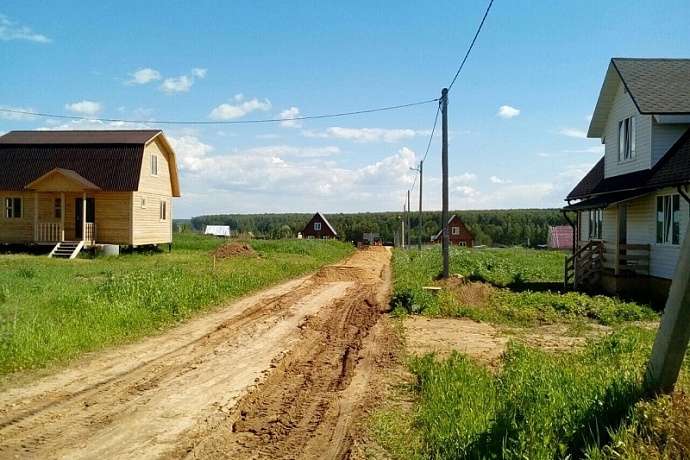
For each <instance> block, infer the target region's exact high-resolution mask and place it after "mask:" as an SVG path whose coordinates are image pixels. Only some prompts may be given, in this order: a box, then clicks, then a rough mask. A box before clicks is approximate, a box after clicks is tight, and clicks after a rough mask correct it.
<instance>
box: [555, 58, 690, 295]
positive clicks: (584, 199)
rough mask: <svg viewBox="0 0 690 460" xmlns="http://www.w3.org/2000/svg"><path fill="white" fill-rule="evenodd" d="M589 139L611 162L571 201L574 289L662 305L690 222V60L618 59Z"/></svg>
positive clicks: (570, 282)
mask: <svg viewBox="0 0 690 460" xmlns="http://www.w3.org/2000/svg"><path fill="white" fill-rule="evenodd" d="M587 136H588V137H592V138H598V139H601V142H602V143H603V144H604V146H605V153H604V156H603V157H602V158H601V160H600V161H599V162H597V164H596V165H595V166H594V167H593V168H592V170H590V171H589V173H587V174H586V175H585V177H584V178H583V179H582V180H581V181H580V182H579V183H578V184H577V185H576V186H575V188H574V189H573V190H572V191H571V192H570V193H569V194H568V196H567V197H566V200H567V202H568V205H567V206H566V207H565V208H564V209H565V210H569V211H575V212H577V229H578V233H577V240H578V250H577V252H576V253H575V254H574V255H573V257H571V258H570V259H568V261H567V263H566V273H565V284H566V286H570V287H574V288H575V289H588V288H597V289H603V290H605V291H608V292H613V293H617V294H619V295H622V296H634V297H636V298H640V299H641V300H649V301H651V302H652V303H656V304H657V305H658V304H661V303H662V302H664V301H665V299H666V296H667V295H668V289H669V287H670V284H671V279H672V277H673V274H674V270H675V267H676V263H677V261H678V256H679V252H680V245H681V243H682V240H683V237H684V235H685V233H686V228H687V226H688V217H689V215H690V204H689V203H690V196H689V195H688V193H689V192H690V190H689V189H688V186H689V185H690V59H621V58H614V59H612V60H611V62H610V64H609V67H608V70H607V72H606V76H605V77H604V83H603V85H602V87H601V91H600V94H599V99H598V100H597V104H596V107H595V109H594V114H593V116H592V120H591V123H590V125H589V130H588V132H587Z"/></svg>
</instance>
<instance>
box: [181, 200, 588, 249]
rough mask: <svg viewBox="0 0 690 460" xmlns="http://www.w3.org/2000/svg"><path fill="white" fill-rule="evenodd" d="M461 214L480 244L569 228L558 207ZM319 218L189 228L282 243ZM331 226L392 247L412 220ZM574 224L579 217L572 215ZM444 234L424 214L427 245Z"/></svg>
mask: <svg viewBox="0 0 690 460" xmlns="http://www.w3.org/2000/svg"><path fill="white" fill-rule="evenodd" d="M453 214H456V215H458V217H460V219H461V220H462V221H463V222H464V224H465V225H466V226H467V228H468V229H469V231H470V232H471V233H472V234H473V235H474V241H475V245H480V244H485V245H495V244H500V245H507V246H515V245H518V246H536V245H541V244H546V239H547V235H548V228H549V226H552V225H568V221H567V220H566V219H565V217H564V216H563V214H562V212H561V211H560V210H558V209H507V210H486V211H451V212H450V216H452V215H453ZM313 216H314V214H302V213H285V214H220V215H207V216H197V217H193V218H192V219H191V222H190V223H189V225H191V227H192V229H193V230H195V231H200V232H202V231H204V229H205V227H206V226H207V225H228V226H229V227H230V229H231V230H232V231H233V233H234V234H237V233H239V234H244V235H250V234H251V235H252V236H253V237H256V238H267V239H278V238H289V237H295V236H296V235H297V233H298V232H301V231H302V230H303V229H304V226H305V225H306V224H307V223H308V222H309V220H311V218H312V217H313ZM325 217H326V218H327V219H328V221H329V222H330V224H331V225H332V226H333V228H335V230H336V231H337V232H338V237H339V238H340V239H342V240H343V241H352V242H358V241H362V235H363V234H364V233H378V234H379V235H380V236H381V237H382V238H383V240H384V241H385V242H388V243H393V242H394V241H395V240H396V239H397V238H399V234H400V231H401V228H402V222H403V220H404V221H405V227H406V229H407V226H408V216H407V215H405V216H403V213H401V212H366V213H353V214H343V213H337V214H326V215H325ZM569 217H570V220H571V221H574V220H575V216H574V214H571V215H569ZM409 224H410V225H409V227H410V228H409V232H410V233H409V235H410V236H409V239H410V242H411V243H412V244H417V241H418V235H419V214H418V213H416V212H412V213H410V216H409ZM440 230H441V211H426V212H423V213H422V231H421V235H422V242H423V243H428V242H429V241H430V240H431V238H432V237H433V236H435V235H436V234H437V233H438V232H439V231H440Z"/></svg>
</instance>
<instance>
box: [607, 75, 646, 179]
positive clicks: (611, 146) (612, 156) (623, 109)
mask: <svg viewBox="0 0 690 460" xmlns="http://www.w3.org/2000/svg"><path fill="white" fill-rule="evenodd" d="M633 115H635V116H636V121H635V123H636V133H635V159H634V160H631V161H625V162H619V161H618V122H620V121H621V120H624V119H626V118H628V117H630V116H633ZM651 132H652V116H651V115H640V114H639V113H638V111H637V108H636V107H635V104H634V103H633V101H632V98H631V97H630V95H629V94H628V93H626V92H625V91H624V86H623V83H620V84H619V85H618V90H617V91H616V96H615V98H614V102H613V105H612V107H611V111H610V112H609V116H608V119H607V120H606V128H605V129H604V140H605V147H606V153H605V157H604V158H605V160H604V161H605V166H604V175H605V177H607V178H608V177H613V176H618V175H621V174H627V173H631V172H635V171H640V170H643V169H649V168H651V164H652V160H651Z"/></svg>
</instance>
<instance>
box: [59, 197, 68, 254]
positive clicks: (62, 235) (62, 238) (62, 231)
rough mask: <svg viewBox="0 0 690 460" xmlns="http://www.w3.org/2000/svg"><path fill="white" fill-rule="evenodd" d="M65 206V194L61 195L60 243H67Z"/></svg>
mask: <svg viewBox="0 0 690 460" xmlns="http://www.w3.org/2000/svg"><path fill="white" fill-rule="evenodd" d="M66 208H67V206H65V193H64V192H63V193H61V194H60V242H62V241H65V213H66V212H67V209H66Z"/></svg>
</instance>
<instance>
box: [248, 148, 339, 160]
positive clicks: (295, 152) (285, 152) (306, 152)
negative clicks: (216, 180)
mask: <svg viewBox="0 0 690 460" xmlns="http://www.w3.org/2000/svg"><path fill="white" fill-rule="evenodd" d="M338 153H340V149H339V148H338V147H335V146H326V147H306V148H303V147H295V146H291V145H276V146H269V147H255V148H251V149H249V150H247V154H248V155H261V156H292V157H301V158H319V157H328V156H332V155H336V154H338Z"/></svg>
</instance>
